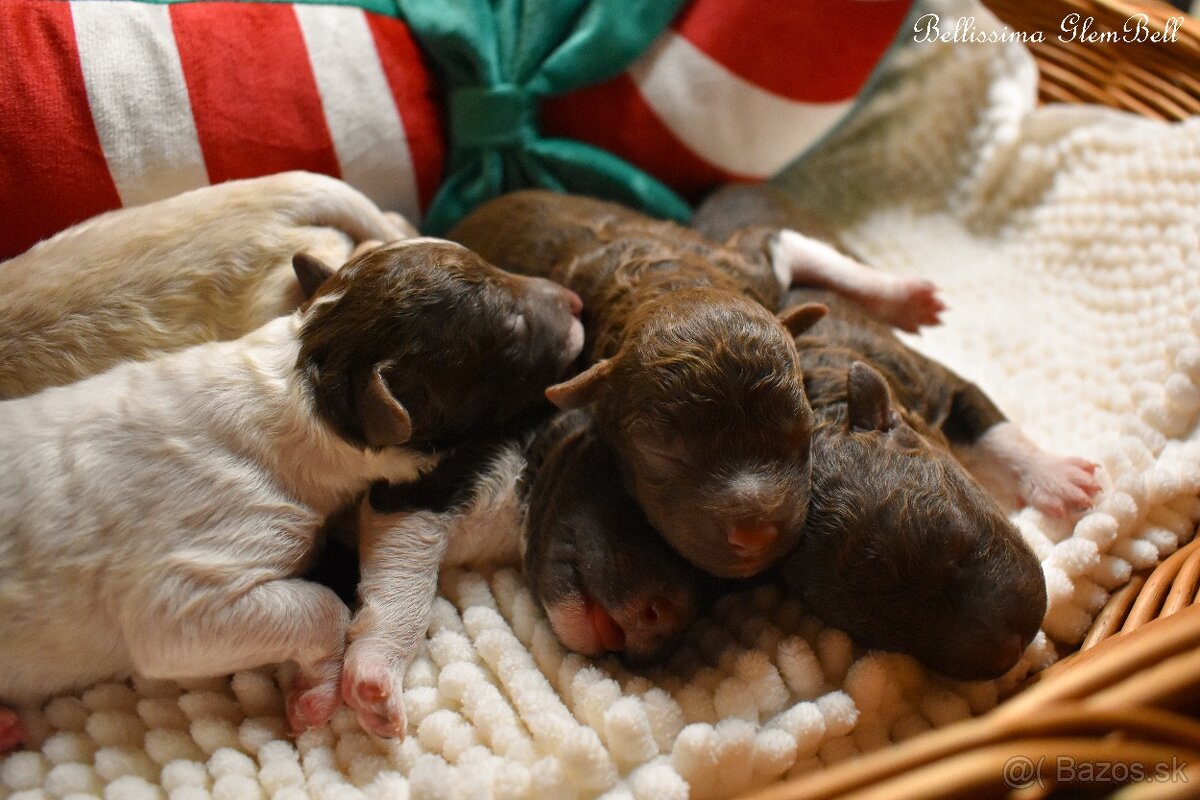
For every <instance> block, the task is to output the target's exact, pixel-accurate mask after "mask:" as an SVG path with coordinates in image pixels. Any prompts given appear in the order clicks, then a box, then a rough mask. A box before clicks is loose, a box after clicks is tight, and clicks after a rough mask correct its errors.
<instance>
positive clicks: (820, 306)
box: [778, 303, 829, 336]
mask: <svg viewBox="0 0 1200 800" xmlns="http://www.w3.org/2000/svg"><path fill="white" fill-rule="evenodd" d="M828 313H829V306H827V305H825V304H824V303H803V304H802V305H798V306H792V307H791V308H785V309H784V310H783V311H780V312H779V315H778V316H779V321H780V322H782V323H783V327H785V328H787V329H788V333H790V334H791V335H792V336H799V335H800V334H802V333H804V332H805V331H807V330H808V329H809V328H811V327H812V326H813V325H816V324H817V323H818V322H820V321H821V320H822V319H824V317H825V315H826V314H828Z"/></svg>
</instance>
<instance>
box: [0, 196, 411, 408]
mask: <svg viewBox="0 0 1200 800" xmlns="http://www.w3.org/2000/svg"><path fill="white" fill-rule="evenodd" d="M412 232H413V231H412V229H411V227H410V226H408V225H407V223H405V222H404V220H403V219H402V218H400V217H399V216H397V215H389V214H384V213H383V212H381V211H380V210H379V209H378V208H376V207H375V205H374V204H373V203H372V202H371V201H370V200H368V199H367V198H366V197H365V196H364V195H362V194H361V193H359V192H358V191H356V190H354V189H352V188H350V186H348V185H347V184H345V183H343V182H341V181H339V180H336V179H334V178H330V177H326V176H324V175H315V174H312V173H307V172H287V173H281V174H278V175H272V176H269V177H265V178H254V179H250V180H240V181H230V182H228V183H222V184H219V185H216V186H210V187H206V188H203V189H196V190H195V191H191V192H186V193H184V194H181V195H178V196H176V197H172V198H169V199H166V200H161V201H158V202H155V203H150V204H148V205H144V206H136V207H131V208H124V209H120V210H117V211H112V212H109V213H107V214H102V215H100V216H98V217H95V218H93V219H91V220H88V221H87V222H84V223H81V224H79V225H76V226H74V227H72V228H69V229H67V230H65V231H63V232H62V233H60V234H58V235H56V236H54V237H53V238H51V239H48V240H46V241H44V242H41V243H40V244H38V245H35V246H34V247H33V248H31V249H30V250H29V251H27V252H25V253H23V254H22V255H19V256H17V257H15V258H13V259H10V260H9V261H6V262H4V263H3V264H0V305H2V306H3V307H4V310H5V313H4V314H2V315H0V398H11V397H19V396H23V395H26V394H32V393H33V392H35V391H38V390H40V389H42V388H45V387H48V386H59V385H62V384H65V383H69V382H71V381H73V380H78V379H80V378H83V377H87V376H89V375H94V374H96V373H98V372H100V371H102V370H104V369H107V368H109V367H111V366H113V365H114V364H116V363H118V362H119V361H122V360H125V359H144V358H149V357H152V356H154V355H156V354H158V353H161V352H164V351H168V350H176V349H179V348H182V347H186V346H188V345H192V344H199V343H201V342H207V341H213V340H224V339H236V338H237V337H239V336H242V335H244V334H246V333H249V332H250V331H252V330H254V329H256V328H258V327H259V326H261V325H263V324H264V323H265V322H267V321H268V320H270V319H272V318H274V317H277V316H279V315H281V314H286V313H289V312H290V311H292V310H293V309H294V308H296V306H297V305H299V303H300V302H301V300H302V299H303V298H302V295H301V292H300V288H299V285H298V284H297V282H296V279H295V276H294V274H293V271H292V266H291V260H292V256H293V255H295V254H296V253H298V252H301V251H304V252H308V253H310V254H312V255H314V256H316V257H318V258H320V259H321V260H322V261H324V262H325V263H327V264H333V265H340V264H342V263H343V262H345V261H346V259H347V257H348V255H349V254H350V252H351V250H352V248H353V246H354V244H355V243H358V242H362V241H364V240H368V239H378V240H382V241H390V240H394V239H398V238H401V237H402V236H405V235H407V234H409V233H412Z"/></svg>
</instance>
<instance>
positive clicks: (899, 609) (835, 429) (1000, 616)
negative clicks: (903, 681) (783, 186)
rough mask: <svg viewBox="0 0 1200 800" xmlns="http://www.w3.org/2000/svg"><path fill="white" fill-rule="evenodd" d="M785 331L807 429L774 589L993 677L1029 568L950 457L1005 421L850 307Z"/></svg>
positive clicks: (877, 636) (1038, 587) (864, 637)
mask: <svg viewBox="0 0 1200 800" xmlns="http://www.w3.org/2000/svg"><path fill="white" fill-rule="evenodd" d="M790 299H791V300H793V301H795V302H813V301H819V302H823V303H825V304H827V305H828V307H829V308H830V309H831V312H830V314H829V315H828V317H826V318H825V319H824V320H822V321H821V322H819V323H817V324H816V325H815V326H814V327H813V328H812V330H811V331H810V332H809V333H808V334H806V335H804V336H801V337H799V338H798V339H797V340H796V344H797V347H798V349H799V351H800V361H801V364H802V365H803V367H804V371H805V387H806V388H807V390H808V392H809V397H810V398H811V401H812V404H813V410H814V413H815V415H816V417H817V420H818V421H817V424H816V426H815V428H814V430H813V445H812V452H813V485H812V492H811V495H810V509H809V517H808V522H807V524H806V526H805V531H804V535H803V536H802V537H801V539H800V543H799V545H798V546H797V547H796V549H795V550H794V551H793V552H792V553H791V554H790V555H789V556H788V557H787V559H785V561H784V562H783V564H782V567H781V574H782V575H783V577H784V579H785V581H786V583H787V585H788V586H790V587H791V588H792V590H793V591H795V592H797V593H798V594H799V596H800V597H801V598H802V599H803V600H804V602H805V604H806V605H807V606H808V607H809V608H810V609H812V611H813V612H814V613H816V614H817V615H818V616H820V617H821V618H822V619H823V620H825V621H826V622H827V623H829V624H831V625H834V626H835V627H838V628H841V629H843V630H845V631H847V632H848V633H850V634H851V635H852V636H853V637H854V638H855V639H856V640H858V641H859V642H860V643H862V644H864V645H867V646H870V647H879V648H882V649H887V650H899V651H902V652H906V653H910V654H912V655H913V656H915V657H917V658H918V659H920V660H921V661H923V662H924V663H926V664H928V665H929V666H931V667H933V668H935V669H937V670H939V671H940V672H943V673H945V674H947V675H950V676H952V677H955V678H961V679H967V680H977V679H983V678H992V677H997V676H999V675H1001V674H1003V673H1004V672H1006V671H1008V669H1009V668H1011V667H1012V666H1013V664H1015V663H1016V662H1017V660H1018V659H1019V658H1020V656H1021V653H1022V652H1023V651H1024V650H1025V647H1026V645H1028V644H1029V642H1030V640H1031V639H1032V638H1033V636H1034V634H1036V633H1037V630H1038V628H1039V627H1040V625H1041V622H1042V617H1043V616H1044V614H1045V610H1046V589H1045V579H1044V578H1043V576H1042V570H1041V565H1040V564H1039V563H1038V560H1037V558H1036V557H1035V556H1034V555H1033V552H1032V551H1031V550H1030V549H1029V547H1028V546H1027V545H1026V544H1025V541H1024V539H1023V538H1022V537H1021V535H1020V533H1019V532H1018V531H1017V530H1016V528H1015V527H1013V525H1012V524H1011V523H1010V522H1009V521H1008V518H1007V516H1006V515H1005V514H1004V512H1003V511H1002V510H1001V508H1000V507H999V505H998V504H997V503H996V501H995V499H994V498H993V497H992V496H991V495H989V494H988V493H987V492H986V491H985V490H984V489H983V488H982V487H981V486H980V485H979V484H978V482H976V481H975V480H974V479H973V478H972V477H971V475H970V474H969V473H968V472H967V471H966V470H965V469H964V468H963V466H962V465H961V463H960V462H959V461H958V460H957V459H956V458H955V457H954V456H953V455H952V453H951V451H950V446H949V442H950V441H954V442H957V443H959V444H969V443H970V442H973V441H976V440H977V439H978V437H979V436H980V435H981V434H982V433H983V432H984V431H986V430H987V429H988V428H990V427H991V426H993V425H994V424H997V423H998V422H1000V421H1002V420H1003V415H1001V414H1000V412H999V411H998V410H997V409H996V407H995V406H994V405H993V404H992V403H991V401H989V400H988V399H987V397H986V396H985V395H984V394H983V393H982V392H981V391H980V390H979V389H978V387H976V386H975V385H973V384H971V383H968V382H967V381H965V380H963V379H962V378H960V377H959V376H957V375H955V374H954V373H953V372H951V371H950V370H948V369H946V368H945V367H942V366H941V365H940V364H937V363H936V362H934V361H931V360H929V359H927V358H924V357H922V356H920V355H918V354H917V353H915V352H914V351H912V350H911V349H909V348H907V347H905V346H904V345H903V344H901V343H900V341H899V340H898V339H896V337H895V336H894V334H893V333H892V332H891V331H890V330H889V329H888V328H887V327H886V326H883V325H881V324H880V323H878V322H877V321H875V320H873V319H871V318H869V317H867V316H866V315H865V314H863V313H862V312H861V311H859V310H858V309H856V308H854V307H853V305H852V304H850V303H848V302H846V301H844V300H842V299H841V298H838V297H836V296H834V295H832V294H830V293H827V292H815V291H795V292H793V293H792V294H791V295H790Z"/></svg>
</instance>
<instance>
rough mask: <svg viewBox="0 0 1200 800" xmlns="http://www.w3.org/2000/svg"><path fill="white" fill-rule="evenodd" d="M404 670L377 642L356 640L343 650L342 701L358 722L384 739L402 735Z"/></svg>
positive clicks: (404, 726)
mask: <svg viewBox="0 0 1200 800" xmlns="http://www.w3.org/2000/svg"><path fill="white" fill-rule="evenodd" d="M403 683H404V672H403V670H402V669H397V668H396V667H395V666H394V665H393V663H392V659H390V658H389V656H388V652H387V651H386V650H385V648H383V647H382V646H380V645H379V644H378V643H375V642H372V641H370V640H366V639H363V640H359V641H356V642H354V643H353V644H351V645H350V649H349V650H348V651H347V652H346V663H345V665H344V666H343V668H342V700H343V701H344V702H345V703H346V705H348V706H349V707H350V708H352V709H354V713H355V716H357V717H358V724H359V725H361V726H362V728H363V730H365V731H367V732H368V733H373V734H375V735H376V736H379V737H381V738H384V739H392V738H404V734H405V731H406V729H407V727H408V719H407V717H406V716H405V713H404V687H403Z"/></svg>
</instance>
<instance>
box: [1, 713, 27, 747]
mask: <svg viewBox="0 0 1200 800" xmlns="http://www.w3.org/2000/svg"><path fill="white" fill-rule="evenodd" d="M24 743H25V726H24V725H22V724H21V718H20V717H19V716H17V712H15V711H13V710H12V709H11V708H4V707H2V706H0V753H7V752H9V751H10V750H16V749H17V748H18V747H20V746H21V745H22V744H24Z"/></svg>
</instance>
